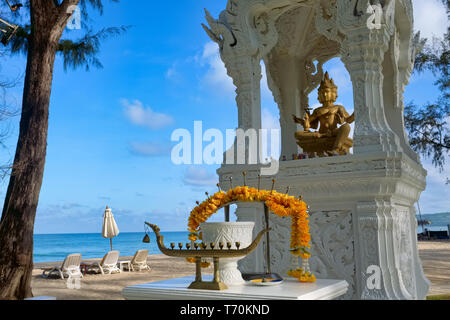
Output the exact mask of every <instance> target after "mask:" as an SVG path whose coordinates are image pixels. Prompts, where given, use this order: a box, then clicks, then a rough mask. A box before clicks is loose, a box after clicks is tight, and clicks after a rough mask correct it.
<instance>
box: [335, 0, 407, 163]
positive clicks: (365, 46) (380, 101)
mask: <svg viewBox="0 0 450 320" xmlns="http://www.w3.org/2000/svg"><path fill="white" fill-rule="evenodd" d="M364 2H367V3H369V2H368V1H367V0H366V1H338V27H339V30H340V31H341V32H342V33H343V34H344V37H345V38H344V40H343V42H342V44H341V56H342V61H343V62H344V64H345V66H346V68H347V70H348V71H349V73H350V77H351V80H352V83H353V96H354V107H355V134H354V153H355V154H358V153H367V152H377V151H402V148H401V146H400V140H399V138H398V136H397V135H396V134H395V133H394V132H393V131H392V130H391V128H390V126H389V124H388V122H387V120H386V115H385V111H384V108H385V106H384V97H383V81H384V78H383V67H382V63H383V60H384V57H385V53H386V52H387V50H388V48H389V41H390V38H391V34H390V32H391V31H390V29H389V28H388V27H387V26H386V24H382V25H381V27H380V28H373V29H369V27H368V20H369V17H370V15H368V14H367V13H366V9H367V6H366V7H364V6H363V5H362V3H364ZM360 3H361V6H360ZM356 5H358V6H360V7H357V6H356ZM358 8H360V9H361V10H362V11H358Z"/></svg>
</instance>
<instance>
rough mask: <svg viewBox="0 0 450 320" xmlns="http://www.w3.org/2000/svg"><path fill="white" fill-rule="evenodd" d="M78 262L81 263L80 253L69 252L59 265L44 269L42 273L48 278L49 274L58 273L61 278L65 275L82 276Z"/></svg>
mask: <svg viewBox="0 0 450 320" xmlns="http://www.w3.org/2000/svg"><path fill="white" fill-rule="evenodd" d="M80 263H81V254H79V253H74V254H70V255H68V256H67V257H66V258H65V259H64V262H63V263H62V265H61V266H60V267H54V268H47V269H44V272H43V273H42V275H43V276H44V277H46V278H48V277H49V276H50V275H51V274H53V273H58V274H59V276H60V277H61V279H64V277H65V276H68V277H80V278H82V277H83V274H82V273H81V270H80Z"/></svg>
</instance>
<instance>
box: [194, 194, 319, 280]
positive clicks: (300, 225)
mask: <svg viewBox="0 0 450 320" xmlns="http://www.w3.org/2000/svg"><path fill="white" fill-rule="evenodd" d="M237 201H241V202H264V203H265V204H266V206H267V207H268V208H269V209H270V210H271V211H272V212H273V213H275V214H276V215H277V216H280V217H291V218H292V226H291V243H290V247H291V253H292V254H293V255H295V256H300V257H301V258H302V259H304V260H307V259H309V258H310V257H311V254H310V253H309V251H308V249H309V248H310V247H311V246H310V241H311V235H310V230H309V220H308V218H309V215H308V212H307V209H308V208H307V205H306V203H305V202H303V201H301V200H299V199H297V198H295V197H293V196H289V195H287V194H284V193H278V192H276V191H267V190H257V189H255V188H251V187H236V188H234V189H231V190H229V191H228V192H224V191H219V192H217V193H216V194H214V195H213V196H211V197H209V198H208V199H207V200H205V201H204V202H203V203H201V204H199V205H198V206H197V207H195V208H194V209H193V210H192V211H191V214H190V216H189V222H188V231H189V232H190V233H189V240H191V241H196V240H197V239H198V238H199V232H200V224H202V223H204V222H206V221H207V220H208V218H209V217H210V216H212V215H213V214H214V213H216V212H217V211H218V210H219V209H220V208H222V207H224V206H226V205H227V204H229V203H232V202H237ZM191 260H192V259H190V260H189V259H188V261H191ZM288 275H289V276H292V277H295V278H298V279H299V281H300V282H314V281H315V280H316V279H315V277H314V275H313V274H311V273H310V272H304V271H303V269H297V270H290V271H289V272H288Z"/></svg>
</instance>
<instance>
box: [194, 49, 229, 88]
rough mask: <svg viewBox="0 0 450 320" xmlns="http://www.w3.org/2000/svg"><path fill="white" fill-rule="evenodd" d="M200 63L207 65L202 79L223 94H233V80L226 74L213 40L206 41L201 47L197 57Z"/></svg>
mask: <svg viewBox="0 0 450 320" xmlns="http://www.w3.org/2000/svg"><path fill="white" fill-rule="evenodd" d="M198 60H199V62H200V64H201V65H207V67H208V70H207V72H206V74H205V76H204V78H203V81H204V82H205V83H206V84H207V85H208V86H212V87H214V88H216V89H218V90H219V91H220V92H222V93H224V94H234V92H235V90H236V87H235V86H234V84H233V80H232V79H231V77H229V76H228V74H227V70H226V68H225V65H224V63H223V61H222V59H221V58H220V52H219V47H218V46H217V44H216V43H215V42H208V43H206V44H205V46H204V47H203V53H202V55H201V57H200V58H198Z"/></svg>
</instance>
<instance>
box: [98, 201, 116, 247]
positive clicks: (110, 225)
mask: <svg viewBox="0 0 450 320" xmlns="http://www.w3.org/2000/svg"><path fill="white" fill-rule="evenodd" d="M118 235H119V228H118V227H117V224H116V221H114V216H113V214H112V211H111V209H110V208H108V207H106V210H105V213H104V214H103V230H102V236H103V238H105V239H109V240H110V242H111V251H112V250H113V246H112V238H114V237H117V236H118Z"/></svg>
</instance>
